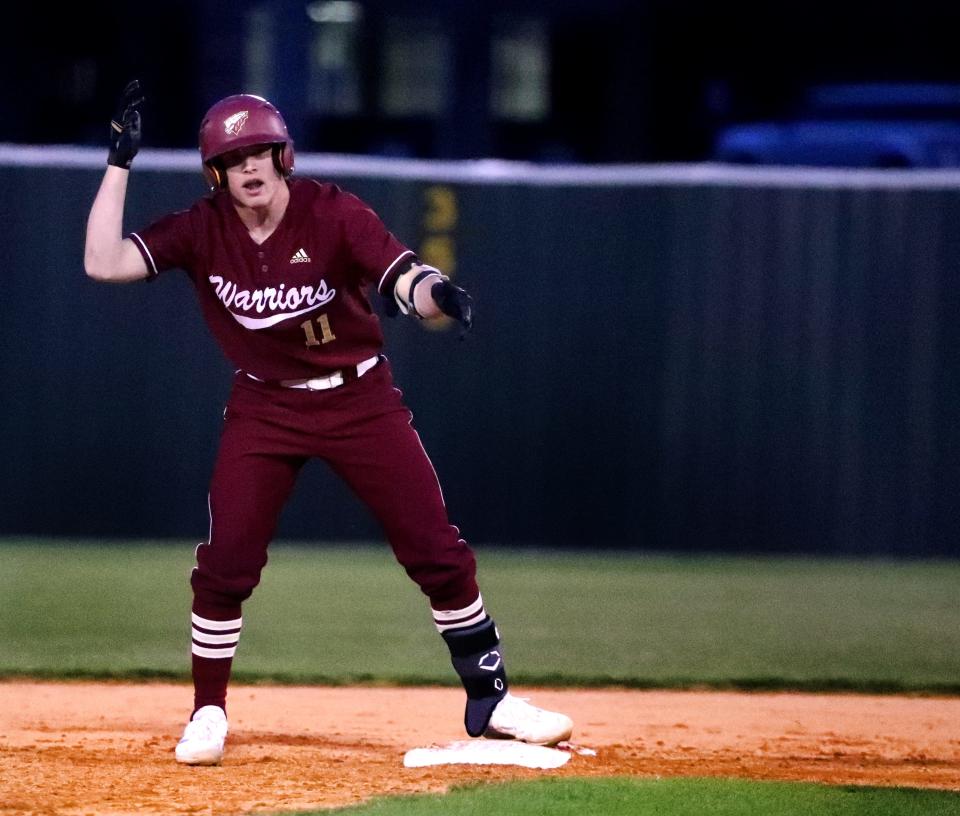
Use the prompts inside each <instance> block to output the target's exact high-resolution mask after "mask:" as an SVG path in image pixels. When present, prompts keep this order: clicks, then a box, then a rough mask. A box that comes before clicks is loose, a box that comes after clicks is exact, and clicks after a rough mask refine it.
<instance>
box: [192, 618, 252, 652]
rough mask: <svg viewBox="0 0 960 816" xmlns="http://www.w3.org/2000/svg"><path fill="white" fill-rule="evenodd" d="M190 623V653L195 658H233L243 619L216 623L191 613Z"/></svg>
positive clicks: (216, 621)
mask: <svg viewBox="0 0 960 816" xmlns="http://www.w3.org/2000/svg"><path fill="white" fill-rule="evenodd" d="M190 622H191V623H192V624H193V628H192V630H191V632H190V636H191V639H192V642H193V646H192V648H191V651H192V652H193V654H195V655H197V657H210V658H214V659H223V658H227V657H233V655H234V654H235V653H236V651H237V644H238V643H239V642H240V630H241V629H242V628H243V618H242V617H241V618H235V619H234V620H226V621H218V620H210V619H209V618H201V617H200V616H199V615H198V614H197V613H196V612H193V613H191V615H190Z"/></svg>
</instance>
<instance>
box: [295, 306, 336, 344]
mask: <svg viewBox="0 0 960 816" xmlns="http://www.w3.org/2000/svg"><path fill="white" fill-rule="evenodd" d="M316 323H317V325H319V326H320V339H319V340H318V339H317V333H316V332H315V331H314V328H313V324H314V321H313V320H304V321H303V323H301V324H300V328H301V329H303V333H304V334H305V335H306V337H307V342H306V345H308V346H319V345H322V344H323V343H329V342H330V341H331V340H336V339H337V336H336V335H335V334H334V333H333V331H332V330H331V328H330V318H329V317H327V316H326V315H325V314H322V315H320V316H319V317H317V318H316Z"/></svg>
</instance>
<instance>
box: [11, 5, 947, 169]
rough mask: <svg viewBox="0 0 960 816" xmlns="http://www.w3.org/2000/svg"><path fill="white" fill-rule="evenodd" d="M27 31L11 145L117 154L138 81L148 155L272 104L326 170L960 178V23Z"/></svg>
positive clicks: (150, 18) (286, 15)
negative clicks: (250, 97)
mask: <svg viewBox="0 0 960 816" xmlns="http://www.w3.org/2000/svg"><path fill="white" fill-rule="evenodd" d="M19 13H20V14H22V15H23V18H24V22H23V23H22V24H20V26H19V27H18V31H22V32H26V34H25V35H24V36H13V37H10V38H8V42H7V44H6V46H5V49H4V54H3V56H2V59H3V60H4V61H5V62H7V63H8V65H7V66H6V71H5V73H6V75H8V76H13V77H18V78H21V81H17V82H9V83H7V86H6V88H5V89H4V93H3V95H2V98H0V113H2V115H0V141H7V142H28V143H37V144H48V143H67V144H94V145H100V144H101V143H102V140H103V131H104V125H103V122H104V116H105V114H107V113H109V112H111V111H112V109H113V105H114V101H115V99H116V96H117V94H118V91H119V90H120V89H121V88H122V87H123V85H124V84H125V82H126V80H127V79H128V78H129V77H132V76H138V77H140V78H141V79H142V81H143V82H144V85H145V87H146V89H147V94H148V103H147V108H146V116H147V117H148V120H149V127H148V129H147V131H146V145H147V146H148V147H166V148H193V147H194V146H195V144H196V132H197V126H198V123H199V121H200V118H201V117H202V115H203V112H204V111H205V110H206V109H207V108H208V107H209V106H210V105H211V104H212V103H213V102H214V101H216V100H217V99H219V98H221V97H223V96H226V95H228V94H231V93H237V92H241V91H244V92H255V93H260V94H262V95H265V96H267V97H268V98H270V99H271V100H272V101H274V102H275V103H276V104H277V105H278V106H279V107H280V109H281V111H282V112H283V113H284V115H285V117H286V119H287V122H288V125H289V126H290V129H291V132H292V133H294V134H296V138H297V146H298V148H299V149H301V150H311V151H326V152H331V151H332V152H346V153H369V154H378V155H389V156H411V157H422V158H448V159H456V158H478V157H490V156H496V157H501V158H512V159H525V160H532V161H550V162H674V161H683V162H685V161H702V160H706V159H710V158H719V159H723V160H725V161H735V162H752V163H765V162H777V163H793V162H795V161H803V163H806V164H846V165H868V166H943V165H951V166H952V165H955V164H957V163H958V161H960V135H958V132H957V127H956V126H955V123H956V122H957V113H958V112H960V57H958V51H957V47H956V37H957V32H958V31H960V25H958V23H960V9H958V7H957V4H955V3H949V2H935V1H934V0H916V1H915V2H910V3H906V2H900V3H894V4H888V5H886V6H884V7H883V8H880V7H878V6H877V5H876V4H875V3H866V2H860V0H839V1H838V2H823V1H822V0H810V1H809V2H793V0H787V2H781V3H764V4H760V3H745V2H737V0H733V2H695V1H694V0H646V1H644V0H637V1H636V2H627V1H626V0H554V1H553V2H546V1H545V0H527V2H522V3H520V2H515V0H513V1H511V2H508V1H506V0H492V1H491V2H472V3H468V2H448V1H447V0H417V2H404V1H403V0H313V2H310V1H309V0H307V1H306V2H305V0H275V1H274V2H264V1H263V0H197V1H196V2H187V1H186V0H172V1H171V2H163V3H120V2H116V3H110V2H101V3H94V4H71V5H67V6H65V7H64V8H63V9H61V10H59V11H58V12H56V14H51V13H50V12H49V11H48V10H46V9H45V8H44V7H43V6H42V5H41V4H27V5H26V6H25V7H24V8H23V9H22V10H21V12H19ZM23 79H26V80H27V81H23ZM761 123H765V124H766V125H767V126H768V127H766V128H765V129H764V128H755V127H750V128H745V127H744V126H746V125H756V124H761ZM811 145H812V146H813V148H814V149H811Z"/></svg>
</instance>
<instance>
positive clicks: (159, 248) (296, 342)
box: [130, 179, 415, 380]
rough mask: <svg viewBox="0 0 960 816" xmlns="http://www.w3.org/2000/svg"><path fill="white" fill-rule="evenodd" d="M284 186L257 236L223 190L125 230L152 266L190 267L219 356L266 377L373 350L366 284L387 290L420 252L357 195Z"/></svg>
mask: <svg viewBox="0 0 960 816" xmlns="http://www.w3.org/2000/svg"><path fill="white" fill-rule="evenodd" d="M289 184H290V202H289V204H288V205H287V210H286V212H285V213H284V216H283V218H282V219H281V221H280V223H279V224H278V225H277V228H276V229H275V230H274V232H273V234H272V235H271V236H270V237H269V238H267V240H265V241H264V242H263V243H262V244H257V243H256V242H255V241H254V240H253V239H252V238H251V237H250V234H249V232H248V231H247V228H246V226H244V224H243V222H242V221H241V220H240V216H239V215H238V214H237V211H236V210H235V209H234V206H233V203H232V201H231V198H230V195H229V193H227V192H225V191H220V192H217V193H215V194H214V195H211V196H207V197H204V198H202V199H200V200H199V201H197V202H196V203H195V204H194V205H193V206H192V207H191V208H190V209H189V210H182V211H179V212H175V213H171V214H169V215H167V216H164V217H163V218H161V219H159V220H158V221H156V222H154V223H153V224H151V225H150V226H149V227H147V228H146V229H145V230H142V231H140V232H135V233H131V235H130V237H131V238H132V239H133V240H134V243H135V244H136V245H137V247H138V248H139V250H140V252H141V254H142V255H143V257H144V260H145V261H146V263H147V269H148V271H149V273H150V275H151V276H155V275H157V274H159V273H160V272H163V271H164V270H167V269H172V268H180V269H183V270H185V271H186V272H187V273H188V274H189V275H190V277H191V279H192V280H193V284H194V286H195V287H196V290H197V296H198V298H199V301H200V308H201V310H202V312H203V316H204V319H205V320H206V322H207V324H208V326H209V327H210V330H211V331H212V332H213V335H214V337H216V339H217V341H218V342H219V343H220V347H221V348H222V349H223V352H224V354H226V356H227V357H228V358H229V359H230V360H231V361H232V362H233V364H234V365H235V366H236V367H237V368H239V369H241V370H243V371H246V372H247V373H249V374H252V375H253V376H255V377H258V378H259V379H262V380H281V379H299V378H307V377H315V376H319V375H323V374H324V373H326V372H330V371H335V370H337V369H340V368H343V367H346V366H351V365H356V364H357V363H359V362H360V361H362V360H366V359H368V358H370V357H373V356H375V355H376V354H378V353H379V352H380V350H381V347H382V345H383V333H382V331H381V329H380V322H379V320H378V319H377V316H376V315H375V314H374V312H373V309H372V308H371V306H370V302H369V300H368V299H367V295H366V292H365V289H366V288H367V286H369V285H370V284H371V283H372V284H375V285H377V287H378V289H379V291H380V292H381V293H387V294H389V293H390V292H392V287H393V284H394V282H395V280H396V276H397V274H399V273H400V272H401V271H404V270H405V269H407V268H408V267H409V265H410V263H411V262H412V261H414V260H415V256H414V254H413V252H412V251H411V250H409V249H407V248H406V247H405V246H404V245H403V244H401V243H400V242H399V241H398V240H397V239H396V238H395V237H394V236H393V235H392V234H391V233H390V232H389V231H388V230H387V229H386V227H385V226H384V225H383V223H382V222H381V221H380V219H379V218H378V217H377V215H376V214H375V213H374V212H373V210H371V209H370V208H369V207H368V206H367V205H366V204H364V203H363V202H362V201H361V200H360V199H359V198H357V197H356V196H354V195H352V194H350V193H346V192H344V191H343V190H341V189H340V188H339V187H337V186H336V185H334V184H321V183H319V182H316V181H310V180H305V179H297V180H292V181H290V182H289Z"/></svg>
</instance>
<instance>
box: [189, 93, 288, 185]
mask: <svg viewBox="0 0 960 816" xmlns="http://www.w3.org/2000/svg"><path fill="white" fill-rule="evenodd" d="M258 144H269V145H273V146H274V150H273V163H274V165H275V166H276V168H277V172H278V173H280V175H282V176H284V177H287V176H289V175H290V174H291V173H292V172H293V139H291V138H290V134H289V133H287V125H286V123H285V122H284V121H283V117H282V116H281V115H280V111H278V110H277V109H276V108H275V107H274V106H273V105H271V104H270V103H269V102H267V100H266V99H264V98H263V97H262V96H254V95H253V94H236V95H234V96H228V97H227V98H226V99H221V100H220V101H219V102H217V104H215V105H214V106H213V107H212V108H210V110H208V111H207V114H206V116H204V117H203V122H202V123H201V124H200V160H201V161H202V162H203V174H204V176H205V177H206V179H207V181H209V182H210V185H211V186H212V187H214V188H216V187H220V186H222V185H223V184H224V183H225V182H226V176H225V175H224V171H223V165H222V163H220V162H217V161H216V159H217V158H218V157H219V156H222V155H223V154H224V153H229V152H230V151H231V150H236V149H238V148H241V147H251V146H252V145H258Z"/></svg>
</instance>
